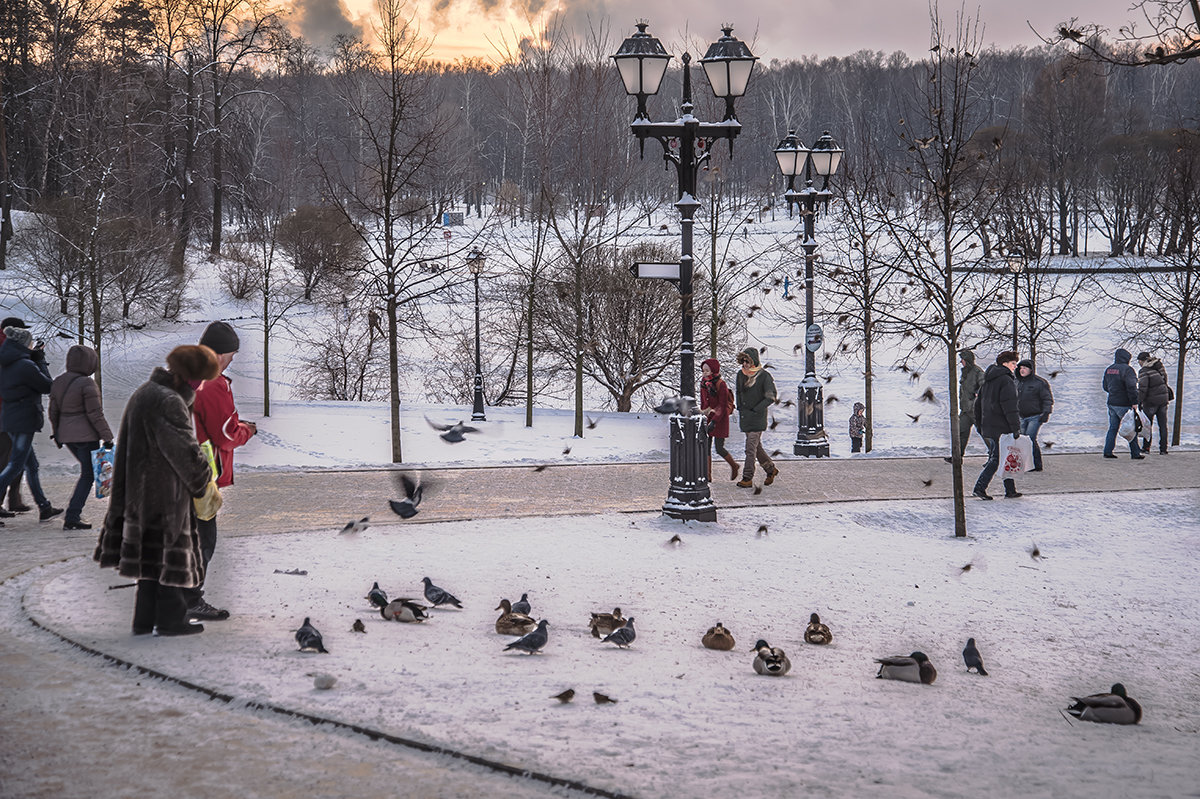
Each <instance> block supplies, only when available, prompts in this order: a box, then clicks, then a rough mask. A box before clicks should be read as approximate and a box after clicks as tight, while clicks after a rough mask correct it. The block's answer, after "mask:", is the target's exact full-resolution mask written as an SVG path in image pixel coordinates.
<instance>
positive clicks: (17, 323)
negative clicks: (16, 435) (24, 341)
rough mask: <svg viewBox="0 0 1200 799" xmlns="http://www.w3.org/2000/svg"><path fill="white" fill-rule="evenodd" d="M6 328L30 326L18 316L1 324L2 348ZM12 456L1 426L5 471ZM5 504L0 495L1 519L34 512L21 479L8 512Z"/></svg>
mask: <svg viewBox="0 0 1200 799" xmlns="http://www.w3.org/2000/svg"><path fill="white" fill-rule="evenodd" d="M6 327H21V328H24V327H28V325H26V324H25V322H24V321H23V320H22V319H20V318H19V317H16V316H10V317H8V318H6V319H5V320H4V321H3V322H0V346H4V341H5V339H6V338H7V336H5V335H4V328H6ZM3 402H4V401H3V400H2V399H0V411H2V410H3ZM0 416H3V414H2V413H0ZM10 455H12V436H10V435H9V434H8V433H6V432H4V425H3V424H0V469H3V468H4V467H5V466H7V465H8V459H9V456H10ZM22 476H24V473H22ZM3 502H4V497H3V495H0V518H2V519H8V518H11V517H13V516H16V515H17V514H18V513H25V512H27V511H31V510H33V508H31V507H29V506H28V505H26V504H25V500H24V499H22V498H21V480H20V478H18V479H16V480H14V481H13V482H12V485H10V486H9V487H8V510H5V509H4V508H3ZM2 526H3V524H2V523H0V527H2Z"/></svg>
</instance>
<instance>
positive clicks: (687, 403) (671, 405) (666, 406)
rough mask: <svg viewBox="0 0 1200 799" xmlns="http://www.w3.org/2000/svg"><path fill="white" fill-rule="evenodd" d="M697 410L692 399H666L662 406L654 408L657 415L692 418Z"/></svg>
mask: <svg viewBox="0 0 1200 799" xmlns="http://www.w3.org/2000/svg"><path fill="white" fill-rule="evenodd" d="M695 409H696V404H695V402H694V401H693V400H692V399H691V397H666V398H664V399H663V401H662V403H661V404H659V405H656V406H654V412H655V413H662V414H678V415H680V416H691V415H692V413H693V412H694V411H695Z"/></svg>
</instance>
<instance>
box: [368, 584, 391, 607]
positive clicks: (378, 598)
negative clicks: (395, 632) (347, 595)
mask: <svg viewBox="0 0 1200 799" xmlns="http://www.w3.org/2000/svg"><path fill="white" fill-rule="evenodd" d="M367 599H368V600H370V602H371V606H372V607H376V608H381V607H383V606H384V605H386V604H387V603H388V595H387V591H384V590H383V589H382V588H380V587H379V583H372V584H371V590H370V591H368V592H367Z"/></svg>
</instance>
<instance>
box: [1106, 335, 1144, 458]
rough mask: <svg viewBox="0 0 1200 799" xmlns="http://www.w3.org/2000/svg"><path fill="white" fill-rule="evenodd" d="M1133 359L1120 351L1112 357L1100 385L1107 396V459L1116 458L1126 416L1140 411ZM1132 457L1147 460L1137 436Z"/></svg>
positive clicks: (1130, 443) (1130, 447) (1131, 449)
mask: <svg viewBox="0 0 1200 799" xmlns="http://www.w3.org/2000/svg"><path fill="white" fill-rule="evenodd" d="M1132 357H1133V356H1132V355H1130V354H1129V350H1126V349H1118V350H1117V351H1116V353H1115V354H1114V355H1113V362H1112V365H1111V366H1109V367H1108V368H1107V369H1105V370H1104V380H1103V381H1101V383H1100V385H1101V387H1103V389H1104V390H1105V391H1106V392H1107V393H1108V432H1107V433H1105V435H1104V457H1106V458H1115V457H1117V456H1116V453H1114V452H1113V449H1114V448H1115V447H1116V445H1117V431H1118V430H1120V429H1121V420H1122V419H1124V418H1125V414H1127V413H1129V411H1131V410H1137V407H1138V379H1137V375H1136V374H1135V373H1134V371H1133V367H1132V366H1130V365H1129V361H1130V359H1131V358H1132ZM1129 457H1131V458H1132V459H1133V460H1135V461H1140V460H1141V459H1142V458H1144V457H1146V456H1145V455H1143V454H1142V452H1141V446H1140V445H1139V444H1138V440H1137V436H1134V437H1133V438H1132V439H1130V440H1129Z"/></svg>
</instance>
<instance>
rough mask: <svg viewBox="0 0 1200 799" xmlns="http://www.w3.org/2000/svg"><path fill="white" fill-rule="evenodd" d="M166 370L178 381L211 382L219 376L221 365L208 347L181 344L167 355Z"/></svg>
mask: <svg viewBox="0 0 1200 799" xmlns="http://www.w3.org/2000/svg"><path fill="white" fill-rule="evenodd" d="M167 369H169V370H170V371H171V374H173V375H175V376H176V377H178V378H179V379H180V380H187V381H194V380H212V379H213V378H214V377H216V376H217V375H219V374H221V363H220V362H219V361H218V360H217V354H216V353H215V352H213V351H212V350H211V349H210V348H208V347H205V346H203V345H200V346H196V345H193V344H182V345H180V346H178V347H176V348H175V349H173V350H171V352H170V354H169V355H167Z"/></svg>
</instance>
